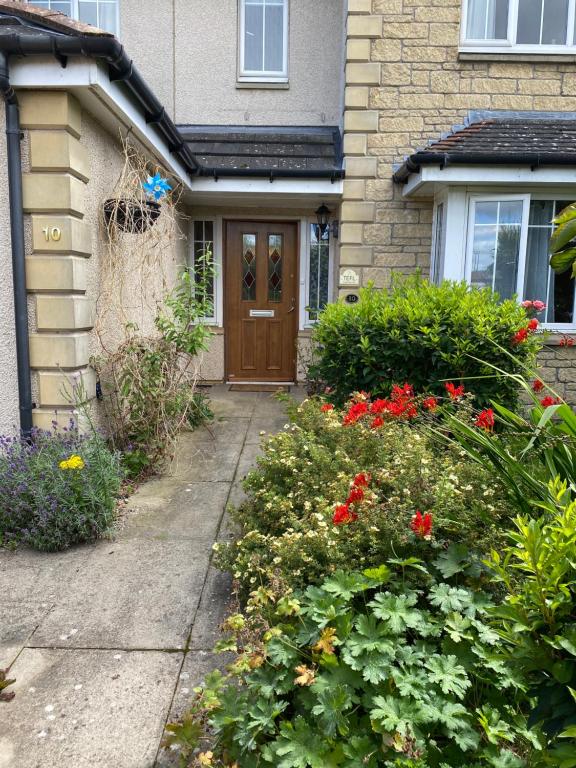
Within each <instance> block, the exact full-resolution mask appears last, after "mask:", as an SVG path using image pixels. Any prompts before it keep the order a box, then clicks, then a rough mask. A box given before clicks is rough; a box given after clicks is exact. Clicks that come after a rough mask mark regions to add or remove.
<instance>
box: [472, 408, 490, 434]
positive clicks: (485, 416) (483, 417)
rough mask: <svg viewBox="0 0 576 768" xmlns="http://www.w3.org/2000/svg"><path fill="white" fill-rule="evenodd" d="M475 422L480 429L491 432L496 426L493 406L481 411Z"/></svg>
mask: <svg viewBox="0 0 576 768" xmlns="http://www.w3.org/2000/svg"><path fill="white" fill-rule="evenodd" d="M474 424H475V425H476V426H477V427H480V429H485V430H486V432H491V431H492V428H493V426H494V411H493V410H492V408H486V409H485V410H483V411H481V412H480V413H479V414H478V416H477V417H476V421H475V422H474Z"/></svg>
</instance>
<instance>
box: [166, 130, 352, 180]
mask: <svg viewBox="0 0 576 768" xmlns="http://www.w3.org/2000/svg"><path fill="white" fill-rule="evenodd" d="M178 129H179V130H180V133H181V135H182V137H183V139H184V141H185V142H186V143H187V145H188V147H189V148H190V150H191V151H192V152H193V153H194V155H195V156H196V158H197V160H198V161H199V162H200V164H201V165H202V166H203V167H204V168H205V169H214V171H216V172H217V171H219V170H220V171H226V170H230V169H242V170H258V171H267V170H270V171H274V170H296V171H303V172H305V171H311V172H314V171H340V170H341V168H342V152H341V141H340V131H339V129H338V128H334V127H315V126H314V127H308V126H307V127H293V126H290V127H277V126H274V127H268V126H250V127H247V126H210V125H179V126H178Z"/></svg>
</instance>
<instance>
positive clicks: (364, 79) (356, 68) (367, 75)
mask: <svg viewBox="0 0 576 768" xmlns="http://www.w3.org/2000/svg"><path fill="white" fill-rule="evenodd" d="M346 85H380V64H375V63H373V62H372V63H370V64H354V63H351V64H346Z"/></svg>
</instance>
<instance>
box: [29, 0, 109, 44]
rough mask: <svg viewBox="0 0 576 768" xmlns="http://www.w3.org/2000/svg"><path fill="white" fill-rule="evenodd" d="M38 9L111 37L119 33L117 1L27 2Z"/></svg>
mask: <svg viewBox="0 0 576 768" xmlns="http://www.w3.org/2000/svg"><path fill="white" fill-rule="evenodd" d="M29 1H30V2H31V3H32V4H33V5H37V6H38V7H39V8H47V9H49V10H51V11H58V12H59V13H65V14H66V15H67V16H70V17H71V18H72V19H76V20H77V21H82V22H84V23H85V24H92V26H94V27H98V28H99V29H104V30H105V31H106V32H111V33H112V34H113V35H116V36H117V35H118V32H119V26H120V24H119V9H118V4H119V0H29Z"/></svg>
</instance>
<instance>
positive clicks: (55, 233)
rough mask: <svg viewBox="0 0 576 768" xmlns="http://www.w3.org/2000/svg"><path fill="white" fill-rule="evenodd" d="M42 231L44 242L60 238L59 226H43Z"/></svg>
mask: <svg viewBox="0 0 576 768" xmlns="http://www.w3.org/2000/svg"><path fill="white" fill-rule="evenodd" d="M42 232H43V233H44V237H45V238H46V242H47V243H49V242H50V241H51V240H52V241H53V242H55V243H57V242H58V240H60V238H61V237H62V230H61V229H60V227H44V228H43V230H42Z"/></svg>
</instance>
